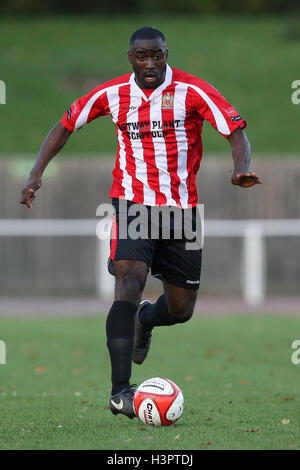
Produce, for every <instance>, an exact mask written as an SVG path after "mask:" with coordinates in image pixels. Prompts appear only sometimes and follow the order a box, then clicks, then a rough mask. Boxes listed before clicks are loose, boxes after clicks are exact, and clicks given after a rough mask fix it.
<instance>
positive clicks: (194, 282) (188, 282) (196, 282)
mask: <svg viewBox="0 0 300 470" xmlns="http://www.w3.org/2000/svg"><path fill="white" fill-rule="evenodd" d="M186 283H187V284H200V281H190V279H188V280H187V281H186Z"/></svg>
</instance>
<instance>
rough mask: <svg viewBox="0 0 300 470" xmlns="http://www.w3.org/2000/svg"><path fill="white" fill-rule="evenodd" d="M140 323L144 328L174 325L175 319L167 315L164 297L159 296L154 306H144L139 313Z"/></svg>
mask: <svg viewBox="0 0 300 470" xmlns="http://www.w3.org/2000/svg"><path fill="white" fill-rule="evenodd" d="M139 318H140V322H141V323H142V325H143V326H145V327H146V328H153V327H154V326H167V325H175V324H176V323H177V321H176V319H175V318H173V317H172V316H171V315H170V314H169V310H168V306H167V302H166V298H165V295H164V294H163V295H161V296H160V297H159V298H158V300H157V302H156V303H155V304H148V305H145V306H144V307H143V308H142V310H141V312H140V317H139Z"/></svg>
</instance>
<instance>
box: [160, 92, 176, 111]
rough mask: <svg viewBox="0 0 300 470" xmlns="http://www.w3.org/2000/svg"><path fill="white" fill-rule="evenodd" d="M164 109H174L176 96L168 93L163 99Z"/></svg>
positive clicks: (162, 105)
mask: <svg viewBox="0 0 300 470" xmlns="http://www.w3.org/2000/svg"><path fill="white" fill-rule="evenodd" d="M161 107H162V109H173V108H174V96H173V95H171V93H166V94H165V95H163V96H162V98H161Z"/></svg>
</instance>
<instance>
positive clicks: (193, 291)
mask: <svg viewBox="0 0 300 470" xmlns="http://www.w3.org/2000/svg"><path fill="white" fill-rule="evenodd" d="M201 260H202V250H201V249H200V248H199V247H198V245H197V246H196V249H187V245H186V240H185V239H184V238H182V239H172V240H162V241H161V242H160V244H159V246H158V248H157V250H156V252H155V257H154V259H153V263H152V266H151V272H152V274H155V275H159V276H160V278H161V279H163V282H164V294H163V295H161V296H160V297H159V298H158V300H157V302H156V303H154V304H151V303H150V302H148V301H145V302H143V303H141V304H140V306H139V308H138V310H137V315H136V326H135V337H134V348H133V355H132V360H133V361H134V362H135V363H136V364H142V363H143V361H144V360H145V358H146V356H147V354H148V351H149V348H150V341H151V333H152V329H153V328H154V327H155V326H168V325H175V324H176V323H183V322H186V321H187V320H189V319H190V318H191V316H192V315H193V311H194V306H195V302H196V298H197V290H198V288H199V284H200V274H201Z"/></svg>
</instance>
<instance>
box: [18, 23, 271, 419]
mask: <svg viewBox="0 0 300 470" xmlns="http://www.w3.org/2000/svg"><path fill="white" fill-rule="evenodd" d="M167 59H168V49H167V43H166V39H165V37H164V35H163V33H161V32H160V31H159V30H157V29H155V28H153V27H143V28H140V29H138V30H137V31H136V32H135V33H133V35H132V36H131V39H130V48H129V52H128V60H129V62H130V64H131V66H132V68H133V73H131V74H127V75H124V76H121V77H119V78H116V79H114V80H111V81H109V82H106V83H104V84H102V85H100V86H98V87H96V88H95V89H94V90H92V91H91V92H90V93H88V94H87V95H86V96H83V97H81V98H79V99H77V100H76V101H74V103H73V104H71V106H70V107H69V108H68V110H67V112H66V113H65V115H64V116H63V118H62V119H61V121H59V122H58V123H57V124H56V125H55V126H54V127H53V129H52V130H51V131H50V132H49V134H48V135H47V137H46V139H45V140H44V142H43V144H42V146H41V149H40V153H39V155H38V158H37V160H36V163H35V165H34V167H33V169H32V170H31V172H30V175H29V178H28V180H27V182H26V184H25V187H24V189H23V191H22V196H21V200H20V202H21V204H25V205H27V207H28V208H30V209H31V208H32V206H31V204H32V202H33V200H34V198H35V192H36V191H37V190H38V189H39V188H40V187H41V184H42V181H41V177H42V174H43V172H44V170H45V168H46V166H47V165H48V163H49V162H50V160H51V159H52V158H53V157H54V156H55V155H56V154H57V153H58V152H59V150H60V149H61V148H62V147H63V146H64V145H65V143H66V141H67V140H68V138H69V137H70V135H71V134H72V133H73V132H75V131H78V130H79V129H80V128H81V127H83V126H84V125H85V124H86V123H88V122H90V121H92V120H93V119H96V118H98V117H100V116H105V115H108V114H109V115H110V116H111V118H112V120H113V121H114V123H115V125H116V131H117V138H118V151H117V157H116V164H115V168H114V171H113V184H112V188H111V192H110V197H111V199H112V204H113V206H114V208H115V220H114V227H113V231H112V232H113V233H114V235H113V236H112V239H111V256H110V260H109V271H110V272H111V273H113V274H114V275H115V297H114V302H113V304H112V306H111V309H110V311H109V313H108V316H107V322H106V332H107V346H108V349H109V353H110V359H111V371H112V374H111V379H112V390H111V395H110V401H109V407H110V409H111V411H112V413H113V414H118V413H122V414H124V415H126V416H128V417H129V418H133V417H134V408H133V395H134V385H130V377H131V364H132V360H133V361H134V362H135V363H137V364H141V363H142V362H143V361H144V360H145V358H146V356H147V353H148V350H149V347H150V341H151V332H152V329H153V328H154V327H156V326H162V325H174V324H177V323H183V322H186V321H188V320H189V319H190V318H191V317H192V315H193V311H194V306H195V302H196V296H197V290H198V288H199V282H200V271H201V256H202V251H201V248H198V249H191V250H189V249H187V245H186V242H187V240H186V238H185V235H182V237H181V239H178V238H176V237H175V236H174V231H175V228H176V227H175V225H176V222H175V221H174V220H175V219H174V217H173V218H172V217H170V220H169V225H170V230H171V236H170V237H169V239H164V238H163V237H162V236H160V238H159V239H154V238H151V236H148V237H145V238H138V239H135V238H134V237H130V236H127V237H125V238H124V237H120V236H119V225H120V224H121V219H122V216H123V215H124V205H123V206H122V207H121V202H122V203H124V202H126V209H125V212H126V214H125V215H126V216H127V215H128V219H127V223H128V224H129V222H130V221H132V219H133V216H132V215H130V214H132V212H130V211H131V210H132V209H135V205H141V206H142V207H143V208H144V209H145V210H146V211H147V213H148V214H149V217H150V219H149V220H150V225H151V223H152V221H151V210H150V209H152V208H153V207H171V208H174V209H175V208H176V209H177V210H179V211H180V212H181V213H183V212H184V211H187V210H191V209H192V210H193V209H194V208H195V207H196V205H197V201H198V198H197V190H196V174H197V172H198V169H199V166H200V161H201V157H202V142H201V130H202V125H203V122H204V120H207V121H209V122H210V124H211V125H212V126H213V127H214V128H215V129H216V130H217V131H218V132H219V133H220V134H221V135H223V136H224V137H225V138H227V139H228V141H229V143H230V144H231V147H232V157H233V163H234V168H233V174H232V177H231V183H232V184H234V185H238V186H240V187H242V188H248V187H250V186H254V185H256V184H261V183H262V180H261V179H260V177H259V176H258V175H256V174H255V173H253V172H249V170H248V168H249V163H250V145H249V142H248V140H247V137H246V134H245V132H244V130H243V129H244V128H245V127H246V121H245V120H244V119H242V117H241V116H240V115H239V113H238V112H237V111H236V110H235V109H234V108H233V107H232V106H231V105H230V104H229V103H228V102H227V101H226V99H225V98H224V97H223V96H222V95H221V94H220V93H219V92H218V91H217V90H216V89H215V88H214V87H213V86H211V85H209V84H208V83H206V82H205V81H203V80H201V79H200V78H197V77H195V76H193V75H190V74H188V73H186V72H183V71H181V70H178V69H175V68H173V67H171V66H169V65H168V62H167ZM127 211H128V214H127ZM194 217H195V213H194V212H193V223H194V222H195V219H194ZM123 219H124V217H123ZM123 219H122V220H123ZM150 225H149V226H150ZM159 227H160V233H161V228H162V227H161V225H159ZM128 232H129V231H128ZM149 233H150V232H149ZM127 235H128V233H127ZM172 235H173V236H172ZM149 269H150V270H151V274H154V275H159V276H160V278H161V280H162V281H163V288H164V293H163V294H162V295H161V296H160V297H159V298H158V300H157V302H156V303H154V304H151V303H150V302H149V301H147V300H143V301H141V299H142V293H143V289H144V286H145V283H146V279H147V275H148V270H149Z"/></svg>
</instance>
